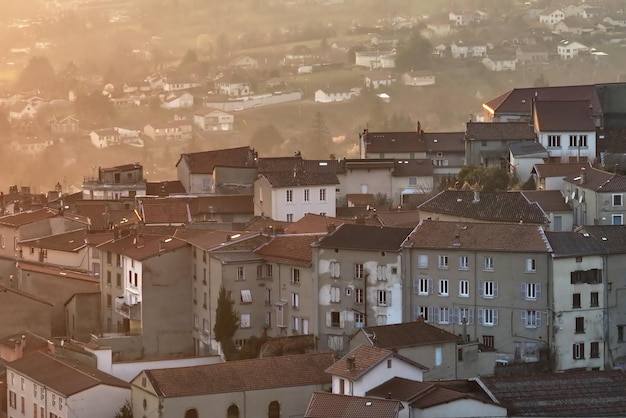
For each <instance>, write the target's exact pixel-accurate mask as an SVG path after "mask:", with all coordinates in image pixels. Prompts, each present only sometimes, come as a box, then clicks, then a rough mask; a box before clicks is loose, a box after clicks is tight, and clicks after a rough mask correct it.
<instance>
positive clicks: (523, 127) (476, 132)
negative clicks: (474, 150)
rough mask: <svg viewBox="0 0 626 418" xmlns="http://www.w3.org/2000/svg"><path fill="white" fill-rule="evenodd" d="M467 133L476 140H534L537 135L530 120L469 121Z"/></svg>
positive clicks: (469, 138) (470, 138)
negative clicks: (529, 122)
mask: <svg viewBox="0 0 626 418" xmlns="http://www.w3.org/2000/svg"><path fill="white" fill-rule="evenodd" d="M529 106H530V105H529ZM465 133H466V138H467V139H468V140H476V141H534V140H535V138H536V137H537V135H536V134H535V130H534V128H533V127H532V125H529V124H528V122H498V123H492V122H467V124H466V131H465Z"/></svg>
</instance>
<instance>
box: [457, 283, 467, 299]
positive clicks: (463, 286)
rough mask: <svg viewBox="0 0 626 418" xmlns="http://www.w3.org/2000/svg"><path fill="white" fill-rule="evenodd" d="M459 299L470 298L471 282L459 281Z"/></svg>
mask: <svg viewBox="0 0 626 418" xmlns="http://www.w3.org/2000/svg"><path fill="white" fill-rule="evenodd" d="M459 297H461V298H468V297H469V280H459Z"/></svg>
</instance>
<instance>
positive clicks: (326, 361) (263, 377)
mask: <svg viewBox="0 0 626 418" xmlns="http://www.w3.org/2000/svg"><path fill="white" fill-rule="evenodd" d="M332 362H333V355H332V353H330V352H327V353H315V354H299V355H293V356H281V357H266V358H260V359H252V360H240V361H229V362H226V363H218V364H208V365H201V366H193V367H176V368H170V369H152V370H146V371H145V373H146V376H147V377H148V379H149V380H150V382H151V383H152V385H153V387H154V389H155V391H156V393H157V395H158V396H159V397H165V398H173V397H183V396H200V395H209V394H216V393H230V392H237V393H241V392H242V391H252V390H263V389H272V388H282V387H297V386H308V385H325V384H330V382H331V377H330V376H329V375H328V374H326V373H325V372H324V370H326V369H327V368H328V366H330V365H331V364H332Z"/></svg>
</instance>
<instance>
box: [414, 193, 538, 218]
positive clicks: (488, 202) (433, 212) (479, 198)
mask: <svg viewBox="0 0 626 418" xmlns="http://www.w3.org/2000/svg"><path fill="white" fill-rule="evenodd" d="M417 209H418V210H419V211H420V218H421V219H433V220H441V221H454V220H458V221H460V222H520V223H522V222H523V223H525V224H526V223H528V224H535V225H547V224H548V218H547V216H546V214H545V213H544V212H543V210H541V207H539V205H537V204H536V203H532V202H529V201H528V199H526V197H525V196H524V195H523V194H521V193H520V192H506V191H502V192H479V191H471V190H442V191H441V192H439V193H437V194H436V195H435V196H433V197H432V198H430V199H428V200H427V201H426V202H424V203H422V204H421V205H419V206H418V207H417Z"/></svg>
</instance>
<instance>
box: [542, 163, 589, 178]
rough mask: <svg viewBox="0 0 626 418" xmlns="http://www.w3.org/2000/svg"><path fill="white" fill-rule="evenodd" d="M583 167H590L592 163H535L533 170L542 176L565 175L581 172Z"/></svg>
mask: <svg viewBox="0 0 626 418" xmlns="http://www.w3.org/2000/svg"><path fill="white" fill-rule="evenodd" d="M582 167H585V168H587V169H589V167H591V165H590V164H589V163H588V162H580V163H545V164H535V167H534V168H533V171H534V172H535V173H537V175H538V176H539V177H542V178H547V177H565V176H568V175H573V174H580V169H581V168H582Z"/></svg>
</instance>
